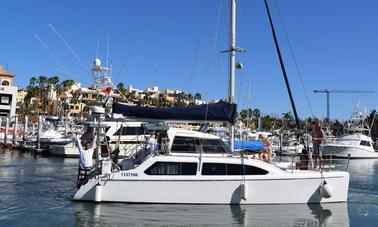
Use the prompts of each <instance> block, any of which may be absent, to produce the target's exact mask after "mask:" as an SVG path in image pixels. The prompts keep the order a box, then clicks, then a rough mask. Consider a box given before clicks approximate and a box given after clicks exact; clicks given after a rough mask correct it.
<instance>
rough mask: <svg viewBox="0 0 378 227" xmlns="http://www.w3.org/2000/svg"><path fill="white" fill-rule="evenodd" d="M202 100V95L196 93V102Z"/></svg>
mask: <svg viewBox="0 0 378 227" xmlns="http://www.w3.org/2000/svg"><path fill="white" fill-rule="evenodd" d="M201 99H202V95H201V94H200V93H196V94H195V95H194V100H201Z"/></svg>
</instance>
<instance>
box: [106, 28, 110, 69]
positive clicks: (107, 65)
mask: <svg viewBox="0 0 378 227" xmlns="http://www.w3.org/2000/svg"><path fill="white" fill-rule="evenodd" d="M109 40H110V34H108V39H107V42H106V68H108V67H109Z"/></svg>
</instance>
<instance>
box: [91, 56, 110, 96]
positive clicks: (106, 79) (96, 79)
mask: <svg viewBox="0 0 378 227" xmlns="http://www.w3.org/2000/svg"><path fill="white" fill-rule="evenodd" d="M91 71H92V74H93V87H94V88H97V89H101V90H102V89H112V88H114V84H113V82H112V79H111V77H110V76H109V73H110V71H111V68H109V67H103V66H101V60H100V59H98V58H96V59H95V60H94V64H93V68H92V70H91Z"/></svg>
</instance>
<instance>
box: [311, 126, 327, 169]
mask: <svg viewBox="0 0 378 227" xmlns="http://www.w3.org/2000/svg"><path fill="white" fill-rule="evenodd" d="M313 127H314V128H313V131H312V146H313V150H314V151H313V156H314V159H315V168H316V169H319V168H321V167H322V166H323V159H322V153H321V151H320V144H321V143H322V141H323V140H324V137H325V136H324V131H323V130H322V128H321V125H320V123H319V122H318V121H316V122H314V123H313Z"/></svg>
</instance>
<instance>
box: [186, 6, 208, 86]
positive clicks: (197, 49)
mask: <svg viewBox="0 0 378 227" xmlns="http://www.w3.org/2000/svg"><path fill="white" fill-rule="evenodd" d="M208 8H209V1H207V2H206V10H205V15H204V16H203V17H204V19H205V21H206V18H207V16H208V14H207V12H208V11H209V10H208ZM205 25H206V23H203V24H202V27H201V31H200V37H199V40H198V43H197V47H196V51H195V55H194V61H193V65H192V70H191V73H190V76H189V83H188V89H187V91H188V92H190V89H191V84H192V80H193V76H194V70H195V68H196V65H197V59H198V55H199V50H200V46H201V41H202V36H203V33H204V31H205Z"/></svg>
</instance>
